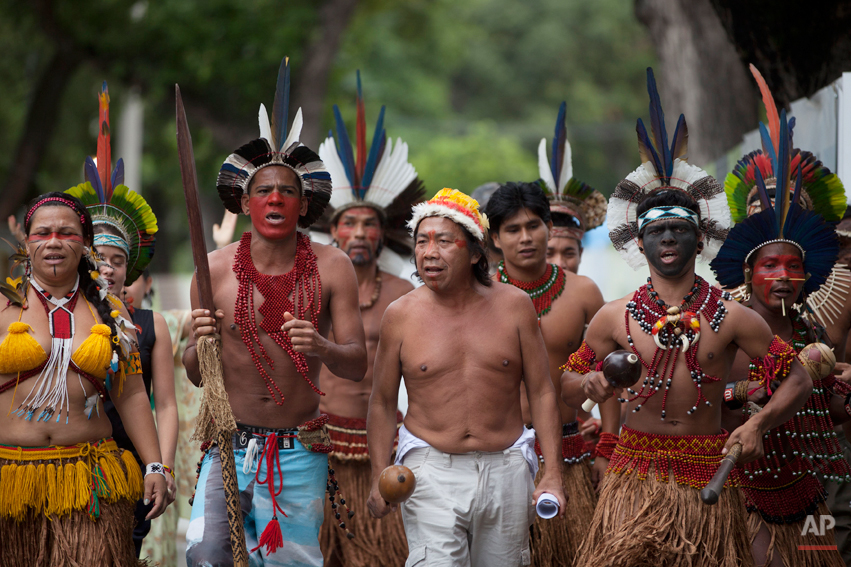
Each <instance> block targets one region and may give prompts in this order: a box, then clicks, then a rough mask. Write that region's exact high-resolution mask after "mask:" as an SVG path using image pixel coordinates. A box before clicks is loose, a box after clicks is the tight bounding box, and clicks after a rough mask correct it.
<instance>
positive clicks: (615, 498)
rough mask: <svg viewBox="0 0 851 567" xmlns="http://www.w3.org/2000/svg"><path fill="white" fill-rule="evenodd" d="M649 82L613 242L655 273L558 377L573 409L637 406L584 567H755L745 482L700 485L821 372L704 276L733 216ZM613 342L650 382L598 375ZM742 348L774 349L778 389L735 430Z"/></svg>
mask: <svg viewBox="0 0 851 567" xmlns="http://www.w3.org/2000/svg"><path fill="white" fill-rule="evenodd" d="M647 83H648V84H647V87H648V92H649V94H650V118H651V132H652V138H651V136H650V135H648V134H647V130H646V128H645V127H644V123H643V122H642V121H641V120H640V119H639V121H638V125H637V126H638V127H637V130H638V137H639V140H638V141H639V153H640V155H641V158H642V164H641V165H640V166H639V167H638V169H636V170H635V171H634V172H633V173H631V174H629V175H628V176H627V178H626V179H624V180H623V181H621V183H619V184H618V187H617V188H616V189H615V192H614V193H613V194H612V196H611V198H610V199H609V207H608V223H609V229H610V232H609V236H610V237H611V239H612V243H613V244H614V245H615V248H616V249H618V250H619V251H620V252H621V253H622V255H623V256H624V257H625V259H626V260H627V262H628V263H629V264H630V265H632V266H633V267H634V268H638V267H641V266H643V265H644V263H645V262H646V263H647V264H648V267H649V271H650V279H648V282H647V284H646V285H644V286H642V287H641V288H639V289H638V290H637V291H636V292H635V293H634V294H631V295H628V296H626V297H624V298H622V299H619V300H616V301H612V302H611V303H608V304H607V305H605V306H604V307H603V308H602V309H600V311H599V312H598V313H597V315H596V316H595V317H594V319H593V320H592V321H591V324H590V326H589V327H588V333H587V335H586V340H585V341H584V343H583V344H582V346H581V347H580V348H579V350H577V351H576V352H575V353H574V354H573V355H571V357H570V359H569V361H568V364H567V369H568V371H567V372H566V373H565V374H564V376H562V397H563V398H564V400H565V402H567V403H569V404H570V405H572V406H574V407H579V405H580V404H581V403H582V402H583V400H584V398H589V399H591V400H593V401H595V402H598V403H599V402H604V401H606V400H608V399H610V398H611V397H612V395H613V394H618V396H619V398H620V401H621V402H627V403H629V408H630V409H631V410H632V412H631V413H628V414H627V421H626V424H625V425H624V427H623V429H622V431H621V434H620V438H619V440H618V441H617V444H616V446H615V447H614V449H613V452H612V454H611V460H610V461H609V466H608V469H607V470H606V480H605V482H604V486H603V489H602V491H601V493H600V499H599V502H598V504H597V509H596V511H595V512H594V519H593V520H592V522H591V530H590V533H589V535H588V538H587V539H586V540H585V542H584V543H583V545H582V548H581V549H580V552H579V557H578V559H577V563H576V565H582V566H589V567H590V566H603V565H605V566H607V567H614V566H623V567H626V566H629V567H636V566H648V567H649V566H654V567H658V566H660V565H680V564H688V565H691V566H693V567H701V566H704V565H712V566H714V567H740V566H749V565H753V557H752V555H751V547H750V542H749V541H748V538H747V531H746V526H745V522H744V506H743V504H742V501H741V499H740V496H739V493H738V491H735V490H723V491H721V495H720V498H719V500H718V504H717V505H716V506H714V507H709V506H705V505H704V504H702V503H701V501H700V500H699V496H698V491H699V489H701V488H704V487H705V486H706V484H707V483H708V482H709V480H710V478H711V477H712V476H713V475H714V473H715V472H716V468H717V467H718V464H719V462H720V461H721V460H722V458H724V457H722V455H723V454H724V453H726V452H728V451H730V452H731V453H735V452H737V451H732V449H734V447H735V448H736V450H738V449H741V460H742V462H747V461H752V460H754V459H756V458H758V457H761V456H762V454H763V444H762V436H763V434H764V433H765V432H766V431H768V430H769V429H771V428H773V427H775V426H777V425H779V424H781V423H783V422H784V421H786V420H788V419H789V418H791V417H792V416H793V415H794V414H795V411H796V410H797V409H798V408H800V407H801V406H802V405H803V404H804V402H805V401H806V399H807V397H808V396H809V395H810V391H811V390H812V381H811V380H810V379H809V378H808V377H807V375H806V373H805V372H804V369H803V368H802V367H801V365H800V364H799V363H798V362H797V360H796V358H795V352H794V350H792V348H791V347H790V346H789V345H787V344H786V343H784V342H783V341H781V340H780V339H779V338H778V337H773V338H772V334H771V330H770V329H769V327H768V325H767V324H766V323H765V321H764V320H763V319H762V318H761V317H759V316H758V315H756V314H755V313H753V312H752V311H751V310H749V309H746V308H744V307H743V306H741V305H739V304H738V303H736V302H735V301H733V300H732V297H731V296H730V294H728V293H725V292H722V291H721V290H720V289H718V288H716V287H713V286H711V285H709V283H708V282H706V281H705V280H703V279H702V278H701V277H699V276H697V275H696V274H695V272H694V266H695V260H696V258H697V257H698V256H700V257H702V258H703V259H704V260H711V259H712V258H714V257H715V255H716V254H717V252H718V249H719V248H720V245H721V243H722V242H723V240H724V238H725V237H726V234H727V232H728V228H729V224H730V212H729V209H728V208H727V203H726V199H725V196H724V190H723V188H722V187H721V185H720V184H719V183H718V182H717V181H716V180H715V179H714V178H712V177H711V176H710V175H708V174H707V173H706V172H705V171H703V170H701V169H700V168H698V167H695V166H693V165H691V164H689V163H688V162H687V161H686V159H687V152H688V146H687V140H688V130H687V126H686V123H685V118H684V117H683V116H680V118H679V121H678V123H677V127H676V128H675V130H674V135H673V137H672V138H671V143H670V145H669V144H668V135H667V132H666V130H665V122H664V115H663V113H662V106H661V102H660V100H659V95H658V93H657V91H656V81H655V79H654V78H653V73H652V71H651V70H650V69H648V71H647ZM617 349H624V350H628V351H631V352H632V353H634V354H635V355H636V356H638V358H639V360H640V361H641V363H642V366H644V369H643V370H642V376H643V380H641V379H640V380H639V382H638V383H637V384H636V385H635V386H633V387H632V388H628V389H625V390H623V391H622V392H621V391H620V388H618V389H617V390H616V389H615V388H614V387H613V386H612V385H611V384H610V383H609V382H608V381H607V380H606V379H605V377H604V376H603V373H602V372H599V371H598V370H599V369H600V365H599V364H598V361H601V360H602V359H604V358H605V357H606V355H608V354H609V353H610V352H613V351H615V350H617ZM738 349H741V350H743V351H744V352H745V353H746V354H747V355H748V357H749V358H762V357H765V358H766V360H767V362H766V364H765V366H764V368H765V372H764V374H763V376H762V377H761V379H762V380H773V379H780V380H781V384H780V386H779V387H778V388H777V390H776V391H775V392H774V395H773V396H772V400H771V401H770V402H769V403H767V404H766V405H765V407H764V408H763V410H762V411H761V412H760V413H759V414H757V415H756V416H754V417H752V418H751V419H750V420H749V421H748V422H747V423H745V424H744V425H742V426H741V427H739V428H738V429H736V431H734V432H733V433H732V434H730V435H729V436H728V435H727V433H726V432H725V431H724V430H723V429H722V428H721V406H722V400H723V394H724V384H725V383H726V381H727V377H728V375H729V372H730V366H731V365H732V363H733V359H734V358H735V356H736V352H737V350H738ZM731 458H732V457H731Z"/></svg>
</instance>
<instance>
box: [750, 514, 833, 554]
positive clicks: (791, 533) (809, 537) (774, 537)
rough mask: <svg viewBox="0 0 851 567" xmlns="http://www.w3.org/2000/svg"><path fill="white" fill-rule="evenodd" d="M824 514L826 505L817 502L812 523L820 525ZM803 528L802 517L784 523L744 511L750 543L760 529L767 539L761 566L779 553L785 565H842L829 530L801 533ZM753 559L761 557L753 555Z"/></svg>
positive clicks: (809, 530) (808, 530)
mask: <svg viewBox="0 0 851 567" xmlns="http://www.w3.org/2000/svg"><path fill="white" fill-rule="evenodd" d="M828 515H830V510H829V509H828V508H827V505H826V504H825V503H824V502H821V503H819V505H818V509H817V511H816V514H815V515H814V517H815V522H816V524H815V525H816V526H817V527H818V526H820V523H819V520H818V517H819V516H828ZM805 527H807V526H805V520H801V521H799V522H793V523H788V524H787V523H782V524H774V523H770V522H766V521H764V520H763V519H762V516H760V514H759V513H758V512H751V513H749V514H748V534H749V536H750V541H751V542H753V541H754V540H755V539H756V537H757V535H758V534H759V531H760V530H761V529H762V530H766V531H767V532H768V534H767V535H768V537H769V538H770V540H769V543H768V547H767V549H766V553H765V559H764V562H763V564H764V565H768V564H770V563H771V561H772V560H773V559H774V558H775V557H777V556H779V558H780V559H781V560H782V561H783V564H784V565H786V566H787V567H845V561H843V560H842V556H841V555H840V554H839V551H837V550H836V540H835V539H834V537H833V530H829V531H828V530H825V531H826V533H825V535H823V536H819V535H816V534H815V533H812V532H813V530H812V529H807V530H806V531H807V533H806V534H805V535H802V532H803V531H804V529H805ZM801 546H821V547H828V548H829V547H833V549H800V547H801ZM757 559H762V558H760V557H757Z"/></svg>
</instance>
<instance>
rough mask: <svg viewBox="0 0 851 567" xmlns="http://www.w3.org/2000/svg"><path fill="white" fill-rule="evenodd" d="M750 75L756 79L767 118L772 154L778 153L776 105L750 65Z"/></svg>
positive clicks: (778, 122) (778, 116) (758, 73)
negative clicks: (772, 145) (772, 148)
mask: <svg viewBox="0 0 851 567" xmlns="http://www.w3.org/2000/svg"><path fill="white" fill-rule="evenodd" d="M750 69H751V74H752V75H753V76H754V79H756V84H757V85H759V92H760V93H761V94H762V104H764V105H765V114H766V117H767V118H768V133H769V134H770V135H771V142H772V144H774V153H778V152H779V151H780V114H778V112H777V105H776V104H774V97H773V96H772V95H771V90H769V88H768V84H767V83H766V82H765V79H763V78H762V75H761V74H760V72H759V71H758V70H757V68H756V67H754V65H753V63H751V65H750Z"/></svg>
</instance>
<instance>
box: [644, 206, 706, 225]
mask: <svg viewBox="0 0 851 567" xmlns="http://www.w3.org/2000/svg"><path fill="white" fill-rule="evenodd" d="M666 218H670V219H685V220H687V221H689V222H691V223H692V224H694V225H695V226H698V221H697V219H698V216H697V213H695V212H694V211H690V210H689V209H685V208H683V207H654V208H652V209H649V210H647V211H645V212H644V214H642V215H641V216H639V217H638V229H639V230H641V228H642V227H644V225H646V224H647V223H650V222H653V221H657V220H661V219H666Z"/></svg>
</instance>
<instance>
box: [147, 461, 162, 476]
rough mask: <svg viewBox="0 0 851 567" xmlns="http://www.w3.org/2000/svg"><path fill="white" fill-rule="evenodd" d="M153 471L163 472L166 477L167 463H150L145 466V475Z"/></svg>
mask: <svg viewBox="0 0 851 567" xmlns="http://www.w3.org/2000/svg"><path fill="white" fill-rule="evenodd" d="M153 473H156V474H161V475H163V478H165V465H164V464H162V463H148V465H147V466H146V467H145V476H148V475H149V474H153Z"/></svg>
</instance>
